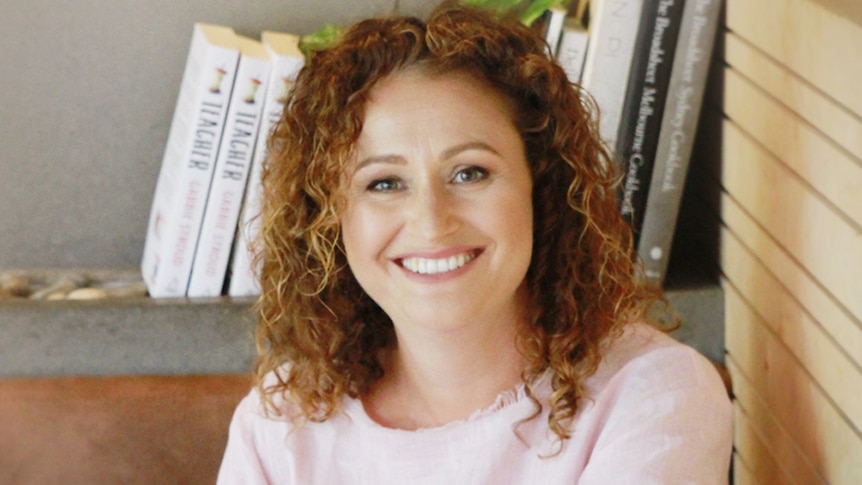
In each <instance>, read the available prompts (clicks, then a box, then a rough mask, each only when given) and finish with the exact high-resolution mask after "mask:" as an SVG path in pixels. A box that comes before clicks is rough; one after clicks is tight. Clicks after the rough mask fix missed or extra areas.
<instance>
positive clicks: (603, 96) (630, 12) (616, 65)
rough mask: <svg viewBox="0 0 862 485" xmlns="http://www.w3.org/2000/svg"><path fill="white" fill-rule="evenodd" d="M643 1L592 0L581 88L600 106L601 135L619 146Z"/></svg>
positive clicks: (610, 142) (609, 142)
mask: <svg viewBox="0 0 862 485" xmlns="http://www.w3.org/2000/svg"><path fill="white" fill-rule="evenodd" d="M643 3H644V2H643V0H592V1H591V2H590V26H589V29H590V42H589V46H588V47H587V57H586V59H585V60H584V71H583V74H582V76H581V85H582V86H583V87H584V89H586V90H587V92H589V93H590V94H591V95H592V96H593V98H595V100H596V103H598V105H599V111H600V115H601V118H600V119H599V132H600V135H601V137H602V139H603V140H604V141H605V143H607V144H608V146H609V147H614V146H615V145H616V138H617V131H618V130H619V125H620V113H622V109H623V101H624V100H625V97H626V87H627V86H628V80H629V71H630V70H631V64H632V56H633V55H634V51H635V39H636V37H637V33H638V26H639V25H640V16H641V11H642V10H643Z"/></svg>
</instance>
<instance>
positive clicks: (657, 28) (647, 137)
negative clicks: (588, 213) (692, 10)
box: [615, 0, 685, 242]
mask: <svg viewBox="0 0 862 485" xmlns="http://www.w3.org/2000/svg"><path fill="white" fill-rule="evenodd" d="M684 5H685V0H646V1H645V2H644V5H643V10H642V11H641V19H640V24H639V26H638V33H637V38H636V41H635V55H634V56H633V57H632V64H631V70H630V73H629V79H628V84H627V87H626V98H625V103H624V105H623V112H622V116H621V118H620V120H621V123H620V127H619V131H618V133H617V141H616V146H615V153H616V157H617V161H618V164H619V166H620V167H621V169H622V170H623V171H624V173H625V177H624V179H623V185H622V188H621V190H620V211H621V212H622V214H623V216H624V217H625V218H626V220H628V221H629V223H630V224H631V225H632V228H633V229H634V231H635V242H637V238H638V236H639V234H640V229H641V224H642V223H643V216H644V210H645V207H646V200H647V195H648V194H647V192H648V191H649V190H648V189H649V185H650V178H651V176H652V169H653V165H654V164H655V155H656V147H657V146H658V139H659V131H660V128H661V119H662V115H663V113H664V107H665V100H666V99H667V95H668V85H669V83H670V74H671V67H672V66H673V58H674V54H675V51H676V43H677V39H678V38H679V30H680V24H681V21H682V11H683V7H684Z"/></svg>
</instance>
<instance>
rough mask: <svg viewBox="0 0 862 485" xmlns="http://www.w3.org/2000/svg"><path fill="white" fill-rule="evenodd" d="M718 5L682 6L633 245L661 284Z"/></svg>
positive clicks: (700, 1) (712, 1) (695, 1)
mask: <svg viewBox="0 0 862 485" xmlns="http://www.w3.org/2000/svg"><path fill="white" fill-rule="evenodd" d="M720 9H721V0H688V2H686V4H685V7H684V9H683V14H682V22H681V26H680V32H679V40H678V41H677V45H676V54H675V55H674V63H673V67H672V69H671V77H670V84H669V86H668V97H667V101H666V103H665V116H664V117H663V119H662V122H661V128H660V131H659V140H658V146H657V148H656V156H655V167H654V170H653V177H652V180H651V181H650V187H649V193H648V196H647V203H646V209H645V211H644V220H643V224H642V226H641V235H640V240H639V241H638V246H637V248H638V256H639V257H640V259H641V260H642V261H643V263H644V270H645V276H646V278H647V280H648V281H649V282H650V283H652V284H654V285H662V284H663V283H664V279H665V276H666V273H667V267H668V261H669V257H670V251H671V243H672V242H673V235H674V231H675V228H676V220H677V216H678V214H679V205H680V202H681V199H682V192H683V186H684V184H685V178H686V173H687V171H688V165H689V160H690V158H691V151H692V146H693V145H694V139H695V135H696V130H697V122H698V118H699V115H700V108H701V104H702V102H703V93H704V88H705V86H706V79H707V75H708V73H709V66H710V59H711V56H712V51H713V46H714V44H715V37H716V31H717V29H718V22H719V15H720Z"/></svg>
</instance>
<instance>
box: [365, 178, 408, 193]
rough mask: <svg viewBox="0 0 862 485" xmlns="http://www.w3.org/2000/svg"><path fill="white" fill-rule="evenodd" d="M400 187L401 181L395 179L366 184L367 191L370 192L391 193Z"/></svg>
mask: <svg viewBox="0 0 862 485" xmlns="http://www.w3.org/2000/svg"><path fill="white" fill-rule="evenodd" d="M401 187H402V185H401V181H400V180H398V179H396V178H385V179H379V180H375V181H373V182H371V183H370V184H368V190H369V191H371V192H392V191H395V190H399V189H401Z"/></svg>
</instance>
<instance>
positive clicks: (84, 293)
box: [66, 288, 108, 300]
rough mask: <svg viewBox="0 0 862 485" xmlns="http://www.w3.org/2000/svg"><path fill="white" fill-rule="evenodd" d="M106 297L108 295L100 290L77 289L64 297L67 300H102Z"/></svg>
mask: <svg viewBox="0 0 862 485" xmlns="http://www.w3.org/2000/svg"><path fill="white" fill-rule="evenodd" d="M107 297H108V294H107V293H106V292H105V290H103V289H101V288H78V289H77V290H72V291H70V292H69V294H68V295H66V299H67V300H102V299H105V298H107Z"/></svg>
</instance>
